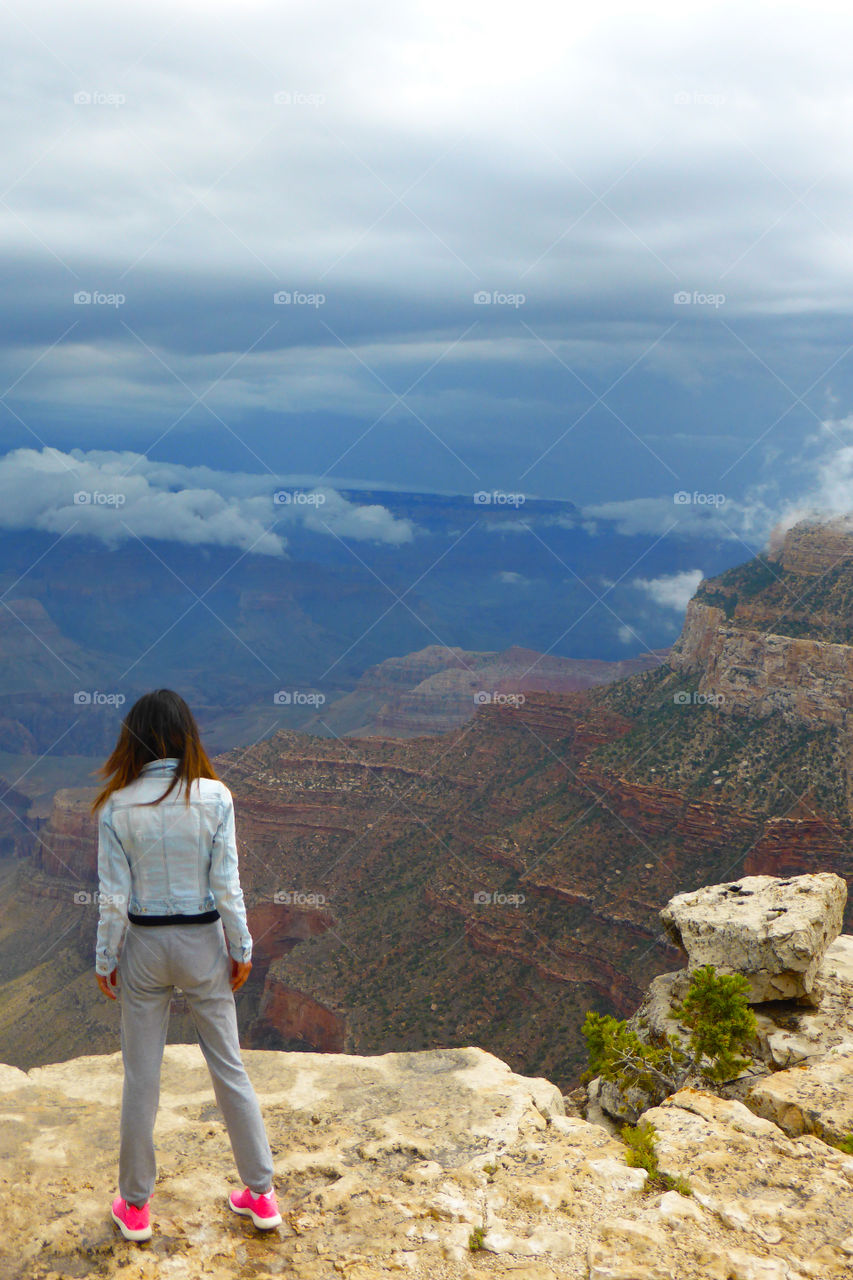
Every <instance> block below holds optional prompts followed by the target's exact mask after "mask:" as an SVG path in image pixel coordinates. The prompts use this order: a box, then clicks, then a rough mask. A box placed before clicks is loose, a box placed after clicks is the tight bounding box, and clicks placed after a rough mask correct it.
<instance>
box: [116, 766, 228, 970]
mask: <svg viewBox="0 0 853 1280" xmlns="http://www.w3.org/2000/svg"><path fill="white" fill-rule="evenodd" d="M177 764H178V760H177V759H175V758H174V757H171V756H170V757H167V758H165V759H161V760H151V761H149V763H148V764H146V765H144V766H143V769H142V772H141V773H140V775H139V777H138V778H136V779H135V780H134V781H133V782H131V783H129V784H128V786H126V787H121V788H120V789H119V790H117V791H114V792H113V793H112V795H111V796H110V797H109V798H108V799H107V800H106V801H105V803H104V804H103V806H102V807H101V809H100V810H99V815H98V878H99V882H100V883H99V890H100V892H99V894H98V903H99V917H98V937H97V943H96V947H95V968H96V970H97V972H98V973H103V974H109V973H111V972H112V970H113V969H114V968H115V967H116V963H117V959H118V952H119V949H120V945H121V940H122V938H123V936H124V931H125V928H126V925H127V912H128V910H130V911H132V912H134V913H135V914H138V915H145V914H149V915H173V914H176V913H178V914H180V913H184V914H186V915H200V914H201V913H202V912H204V911H210V910H212V909H213V908H214V907H215V908H216V910H217V911H218V912H219V914H220V916H221V917H222V923H223V924H224V926H225V934H226V937H227V939H228V949H229V951H230V953H231V955H232V956H233V957H234V959H235V960H241V961H243V962H246V961H248V960H250V959H251V956H252V938H251V935H250V933H249V927H248V924H247V921H246V907H245V904H244V902H243V892H242V889H241V888H240V876H239V872H238V868H237V841H236V834H235V827H234V801H233V799H232V796H231V792H230V791H229V790H228V788H227V787H226V786H225V784H224V783H223V782H219V781H217V780H216V779H214V778H198V779H197V780H196V781H195V782H193V784H192V788H191V790H190V803H189V805H187V804H186V803H185V799H184V789H183V785H182V784H181V783H179V784H178V785H177V786H176V788H175V790H174V791H173V792H172V793H171V795H170V796H169V797H168V798H167V799H166V800H164V801H163V802H162V803H161V804H158V805H150V806H149V807H147V808H141V807H140V802H141V801H146V800H153V799H154V798H155V797H156V796H160V795H162V794H163V792H164V791H165V790H166V788H167V786H168V785H169V783H170V781H171V778H172V771H173V770H174V769H175V767H176V766H177Z"/></svg>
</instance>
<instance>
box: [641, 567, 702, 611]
mask: <svg viewBox="0 0 853 1280" xmlns="http://www.w3.org/2000/svg"><path fill="white" fill-rule="evenodd" d="M704 576H705V575H704V574H703V573H702V570H701V569H686V570H684V571H683V572H681V573H671V574H666V575H664V576H663V577H660V578H635V579H634V582H633V586H635V587H639V588H640V590H641V591H645V592H646V593H647V594H648V595H649V597H650V598H651V599H652V600H653V601H654V602H655V604H659V605H662V606H663V607H664V608H665V609H675V610H676V612H678V613H684V611H685V609H686V608H687V604H688V601H690V600H691V599H692V598H693V596H694V595H695V594H696V588H697V587H698V586H699V583H700V582H701V581H702V579H703V577H704Z"/></svg>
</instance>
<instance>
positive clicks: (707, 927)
mask: <svg viewBox="0 0 853 1280" xmlns="http://www.w3.org/2000/svg"><path fill="white" fill-rule="evenodd" d="M846 901H847V885H846V883H845V881H844V880H843V879H842V878H841V876H837V875H834V874H832V873H831V872H820V873H817V874H815V875H804V876H791V877H789V878H788V879H779V878H778V877H776V876H744V877H743V879H741V880H735V881H731V882H729V883H728V884H715V885H707V886H705V887H704V888H702V889H697V890H695V891H694V892H692V893H680V894H678V895H677V896H676V897H674V898H672V899H671V900H670V901H669V902H668V903H667V905H666V906H665V907H664V909H663V911H661V913H660V914H661V920H662V921H663V924H664V927H665V929H666V930H667V932H668V933H669V934H670V936H671V937H672V938H673V939H674V940H675V941H676V942H678V943H679V944H680V945H681V946H683V947H684V949H685V951H686V952H687V956H688V960H689V967H690V968H691V969H695V968H698V967H699V966H701V965H705V964H712V965H714V967H715V968H716V969H718V970H719V971H720V972H722V973H742V974H743V975H744V977H746V978H748V979H749V982H750V986H751V995H750V1000H751V1001H752V1003H754V1004H758V1003H761V1002H762V1001H765V1000H785V999H790V998H792V997H796V996H802V995H807V994H808V993H809V992H810V991H811V989H812V986H813V983H814V979H815V974H816V973H817V970H818V967H819V965H820V962H821V960H822V958H823V955H824V953H825V951H826V949H827V947H828V946H829V945H830V943H832V942H833V941H834V940H835V939H836V938H837V937H838V934H839V933H840V932H841V924H842V920H843V914H844V906H845V903H846Z"/></svg>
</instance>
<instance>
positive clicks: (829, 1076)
mask: <svg viewBox="0 0 853 1280" xmlns="http://www.w3.org/2000/svg"><path fill="white" fill-rule="evenodd" d="M749 1105H750V1106H751V1107H752V1109H753V1110H754V1111H755V1112H757V1114H758V1115H760V1116H765V1117H766V1118H767V1119H768V1120H772V1121H773V1122H774V1124H777V1125H778V1126H779V1127H780V1128H781V1129H784V1131H785V1133H789V1134H791V1135H793V1136H794V1137H799V1135H800V1134H802V1133H814V1134H816V1135H817V1136H818V1137H819V1138H823V1139H824V1140H825V1141H827V1142H839V1141H840V1140H841V1139H842V1138H846V1137H848V1136H849V1135H850V1134H851V1133H853V1041H850V1042H849V1043H847V1044H842V1045H838V1046H836V1047H835V1048H833V1049H831V1050H830V1051H829V1052H828V1053H827V1055H826V1056H825V1057H823V1058H820V1059H819V1060H817V1061H811V1060H809V1061H806V1062H803V1063H802V1064H801V1065H800V1066H798V1067H793V1068H792V1069H791V1070H789V1071H775V1072H773V1073H772V1074H771V1075H767V1076H763V1077H762V1078H761V1079H760V1080H759V1081H757V1083H755V1084H754V1085H753V1086H752V1089H751V1090H750V1095H749Z"/></svg>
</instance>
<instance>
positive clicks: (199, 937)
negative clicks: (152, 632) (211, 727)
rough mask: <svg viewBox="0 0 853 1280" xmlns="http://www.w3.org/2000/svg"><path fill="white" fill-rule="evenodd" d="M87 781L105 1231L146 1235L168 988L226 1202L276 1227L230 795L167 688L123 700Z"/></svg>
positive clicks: (180, 702) (188, 716)
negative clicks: (93, 835)
mask: <svg viewBox="0 0 853 1280" xmlns="http://www.w3.org/2000/svg"><path fill="white" fill-rule="evenodd" d="M98 772H99V773H100V774H101V775H102V776H103V777H104V778H105V779H106V782H105V785H104V786H103V788H102V790H101V791H100V793H99V795H98V796H97V797H96V798H95V800H94V802H93V804H92V812H93V813H98V814H99V817H98V875H99V879H100V894H99V902H100V912H99V920H98V937H97V944H96V950H95V970H96V973H97V980H98V985H99V987H100V988H101V990H102V991H103V993H104V995H105V996H108V997H109V998H110V999H111V1000H115V998H116V996H115V990H114V988H115V985H116V973H117V972H119V973H120V974H121V987H120V990H121V1051H122V1058H123V1061H124V1088H123V1091H122V1103H121V1138H120V1145H119V1176H118V1182H119V1195H118V1197H117V1198H116V1199H115V1200H114V1201H113V1204H112V1210H111V1212H112V1218H113V1221H114V1222H115V1223H116V1224H117V1225H118V1227H119V1228H120V1229H121V1232H122V1234H123V1235H124V1236H125V1238H126V1239H128V1240H148V1239H150V1237H151V1225H150V1221H149V1212H148V1201H149V1199H150V1197H151V1193H152V1191H153V1190H154V1181H155V1177H156V1172H157V1166H156V1162H155V1156H154V1138H153V1133H154V1120H155V1117H156V1114H157V1104H158V1101H159V1095H160V1065H161V1062H162V1058H163V1046H164V1045H165V1043H166V1032H167V1029H168V1025H169V1003H170V1001H171V998H172V994H173V991H174V990H175V988H176V987H177V988H179V989H180V990H181V991H183V993H184V995H185V996H186V998H187V1001H188V1003H189V1006H190V1009H191V1012H192V1016H193V1021H194V1023H195V1027H196V1031H197V1033H198V1040H199V1045H200V1046H201V1051H202V1053H203V1054H204V1057H205V1061H206V1062H207V1066H208V1069H209V1071H210V1074H211V1077H212V1080H213V1089H214V1093H215V1094H216V1101H217V1103H218V1104H219V1108H220V1110H221V1111H222V1114H223V1116H224V1118H225V1123H226V1125H227V1126H228V1136H229V1138H230V1140H231V1149H232V1151H233V1152H234V1159H235V1161H236V1164H237V1170H238V1172H239V1174H240V1177H241V1178H242V1180H243V1182H244V1184H245V1186H244V1190H243V1191H242V1192H240V1193H238V1192H236V1191H232V1192H231V1194H230V1195H229V1197H228V1204H229V1205H230V1207H231V1208H232V1209H233V1210H234V1212H235V1213H240V1214H243V1215H246V1216H249V1217H251V1219H252V1221H253V1222H254V1224H255V1226H256V1227H261V1228H263V1229H266V1228H270V1227H276V1226H278V1224H279V1223H280V1222H281V1215H280V1214H279V1211H278V1205H277V1203H276V1198H275V1191H274V1190H273V1186H272V1176H273V1164H272V1156H271V1154H270V1147H269V1142H268V1141H267V1135H266V1131H265V1129H264V1122H263V1119H262V1117H261V1111H260V1107H259V1106H258V1100H257V1097H256V1095H255V1091H254V1089H253V1088H252V1084H251V1082H250V1080H249V1077H248V1076H247V1075H246V1071H245V1068H244V1066H243V1061H242V1058H241V1056H240V1045H239V1041H238V1038H237V1013H236V1008H235V1004H234V994H233V993H234V992H235V991H237V990H238V989H239V988H240V987H241V986H242V985H243V983H244V982H245V981H246V979H247V978H248V976H249V971H250V969H251V967H252V965H251V955H252V938H251V935H250V934H249V929H248V925H247V922H246V908H245V905H244V903H243V894H242V890H241V888H240V879H239V874H238V869H237V845H236V839H235V831H234V803H233V800H232V797H231V792H230V791H229V790H228V788H227V787H226V786H225V784H224V783H222V782H221V781H220V780H219V779H218V778H217V776H216V773H215V771H214V769H213V766H212V765H211V763H210V760H209V759H208V756H207V753H206V752H205V750H204V747H203V746H202V743H201V738H200V737H199V731H198V726H197V725H196V722H195V719H194V717H193V714H192V712H191V711H190V709H189V707H188V706H187V704H186V702H184V700H183V698H181V697H180V696H179V695H178V694H177V693H173V692H172V690H171V689H157V690H156V691H155V692H153V693H146V694H145V695H144V696H143V697H141V698H140V699H139V700H138V701H137V702H135V703H134V705H133V706H132V707H131V709H130V711H129V712H128V713H127V715H126V716H125V718H124V721H123V722H122V727H121V732H120V734H119V738H118V742H117V743H116V746H115V748H114V750H113V752H112V754H111V755H110V757H109V759H108V760H107V761H106V763H105V764H104V765H102V766H101V768H100V769H99V770H98ZM164 784H166V785H165V786H164ZM220 920H221V921H222V924H220V923H219V921H220ZM223 925H224V928H225V935H223V932H222V928H223ZM226 936H227V939H228V950H226V946H225V937H226ZM122 940H123V945H122ZM229 951H230V965H229V954H228V952H229ZM119 952H120V955H119Z"/></svg>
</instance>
